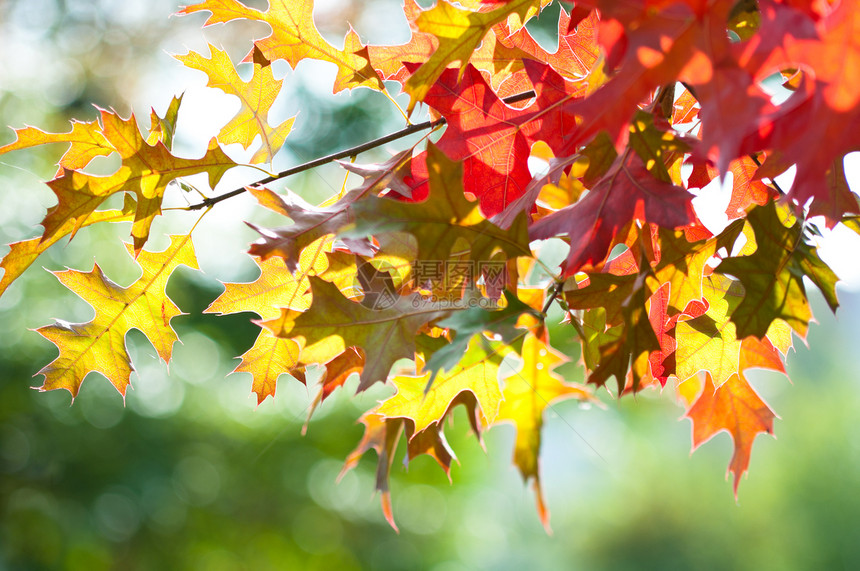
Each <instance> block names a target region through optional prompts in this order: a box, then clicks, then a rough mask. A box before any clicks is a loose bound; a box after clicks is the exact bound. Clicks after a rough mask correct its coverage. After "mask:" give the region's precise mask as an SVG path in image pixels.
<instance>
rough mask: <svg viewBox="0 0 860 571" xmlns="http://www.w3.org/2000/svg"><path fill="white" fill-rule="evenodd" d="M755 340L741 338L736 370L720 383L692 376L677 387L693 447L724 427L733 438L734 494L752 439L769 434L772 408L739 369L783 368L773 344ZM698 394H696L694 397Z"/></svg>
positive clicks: (748, 454) (742, 472)
mask: <svg viewBox="0 0 860 571" xmlns="http://www.w3.org/2000/svg"><path fill="white" fill-rule="evenodd" d="M758 347H763V346H762V345H761V343H759V342H758V341H754V342H753V343H752V344H750V343H747V342H746V341H745V342H744V349H743V350H742V351H741V353H740V363H739V368H740V370H739V371H738V372H737V373H735V374H733V375H732V376H731V377H730V378H729V379H728V380H727V381H726V382H725V383H724V384H723V385H721V386H720V387H718V388H716V389H715V388H714V384H713V383H712V381H711V376H710V375H709V374H707V373H705V374H704V380H703V378H702V377H693V378H691V379H689V380H687V381H685V382H683V383H682V384H681V385H679V387H678V392H679V395H680V397H681V400H682V401H686V403H687V406H688V407H689V408H688V410H687V413H686V415H685V416H686V417H687V418H689V419H690V420H691V421H692V422H693V450H694V451H695V450H696V448H698V447H699V446H701V445H702V444H704V443H705V442H707V441H708V440H710V439H711V438H712V437H713V436H715V435H716V434H718V433H719V432H721V431H723V430H725V431H726V432H728V433H729V434H730V435H731V437H732V440H734V445H735V450H734V454H733V455H732V459H731V462H730V463H729V472H731V473H732V474H734V485H733V488H734V492H735V497H737V495H738V484H740V478H741V476H742V475H743V474H744V472H746V471H747V468H748V467H749V462H750V454H751V452H752V445H753V440H755V437H756V436H757V435H758V434H759V433H761V432H764V433H767V434H773V420H774V418H776V415H775V414H774V412H773V411H772V410H771V409H770V407H768V405H767V403H765V402H764V401H763V400H762V399H761V397H760V396H759V395H758V394H756V392H755V391H754V390H753V388H752V387H751V386H750V384H749V382H748V381H747V380H746V377H744V375H743V371H744V370H746V369H748V368H752V367H763V368H770V369H775V370H777V371H780V372H783V373H784V372H785V369H784V368H783V366H782V361H781V359H780V358H779V356H778V354H777V353H776V351H775V350H773V347H770V350H769V351H768V350H766V349H765V350H764V351H763V350H762V349H757V348H758ZM697 395H698V397H697Z"/></svg>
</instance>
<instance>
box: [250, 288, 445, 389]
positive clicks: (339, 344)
mask: <svg viewBox="0 0 860 571" xmlns="http://www.w3.org/2000/svg"><path fill="white" fill-rule="evenodd" d="M309 279H310V283H311V292H312V296H313V301H312V303H311V307H310V309H308V311H306V312H304V313H302V312H297V311H294V310H289V309H284V310H282V311H281V315H280V317H277V318H275V319H272V320H268V321H264V322H262V323H261V325H263V326H265V327H266V328H268V329H270V330H271V331H272V332H273V333H274V334H275V335H277V336H278V337H284V338H297V339H299V343H300V344H301V345H302V350H301V356H300V360H301V362H303V363H324V362H326V361H328V360H329V359H331V358H333V357H335V356H337V355H339V354H340V353H343V352H344V351H345V350H346V349H347V348H349V347H359V348H361V349H362V350H363V351H364V354H365V363H366V364H365V366H364V369H363V370H362V372H361V382H360V384H359V387H358V390H359V391H363V390H365V389H367V388H368V387H370V386H371V385H372V384H373V383H376V382H385V380H386V379H387V378H388V373H389V371H390V370H391V366H392V365H393V364H394V362H395V361H397V360H398V359H404V358H405V359H411V358H412V357H413V356H414V353H415V336H416V334H417V332H418V329H419V328H420V327H422V326H423V325H425V324H426V323H428V322H430V321H433V320H435V319H438V318H439V317H442V316H443V315H445V313H446V312H445V311H443V310H440V309H439V308H437V307H436V306H434V305H433V304H431V303H429V302H425V301H424V300H423V299H422V298H421V296H419V295H417V294H412V295H411V296H408V297H407V296H403V297H398V298H397V299H396V300H392V301H393V303H392V304H391V305H390V306H386V307H380V308H376V309H374V308H368V307H365V306H364V305H362V304H360V303H357V302H355V301H350V300H349V299H347V298H346V297H344V296H343V294H342V293H341V292H340V291H339V290H338V289H337V287H336V286H334V285H332V284H330V283H328V282H326V281H323V280H322V279H320V278H316V277H311V278H309Z"/></svg>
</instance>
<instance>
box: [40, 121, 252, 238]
mask: <svg viewBox="0 0 860 571" xmlns="http://www.w3.org/2000/svg"><path fill="white" fill-rule="evenodd" d="M101 118H102V123H103V126H102V134H103V135H104V137H105V138H106V139H107V140H108V141H109V142H110V144H111V145H112V146H113V148H114V149H115V150H116V152H117V153H118V154H119V156H120V158H121V159H122V165H121V166H120V168H119V170H117V171H116V172H115V173H114V174H112V175H110V176H94V175H89V174H84V173H81V172H78V171H71V170H68V169H63V173H62V174H61V175H60V176H59V177H57V178H55V179H54V180H52V181H50V182H49V183H48V186H49V187H50V188H51V190H52V191H54V194H56V195H57V199H58V204H57V205H56V206H54V207H52V208H50V209H49V210H48V214H47V215H46V216H45V219H44V220H43V221H42V225H43V226H44V227H45V233H44V235H43V236H42V239H43V240H48V239H50V238H52V237H53V236H54V235H55V234H56V233H57V232H59V231H60V228H62V227H63V226H64V225H65V224H66V223H67V222H68V221H69V220H74V225H75V226H74V228H73V230H72V235H73V236H74V234H75V233H76V232H77V230H78V229H80V228H81V226H83V224H84V223H85V222H86V220H87V217H89V216H90V215H91V214H92V213H93V211H94V210H95V209H96V208H98V207H99V206H100V205H101V204H102V203H103V202H104V201H105V200H107V199H108V198H109V197H110V196H112V195H114V194H116V193H118V192H123V191H128V192H131V193H133V194H134V195H135V196H136V198H137V209H136V211H135V215H134V223H133V225H132V231H131V233H132V237H133V238H134V248H135V251H139V250H140V249H141V248H142V247H143V245H144V244H145V243H146V240H147V239H148V238H149V228H150V226H151V225H152V221H153V220H154V219H155V217H156V216H157V215H158V214H160V213H161V201H162V198H163V197H164V192H165V189H166V188H167V184H168V183H169V182H171V181H173V180H175V179H177V178H179V177H182V176H188V175H192V174H196V173H204V172H205V173H207V174H208V175H209V184H210V186H213V187H214V186H215V185H216V184H218V181H220V180H221V177H222V176H223V175H224V173H225V172H227V171H228V170H229V169H231V168H232V167H234V166H236V163H234V162H233V161H232V160H231V159H230V158H229V157H228V156H227V155H225V154H224V152H223V151H222V150H221V149H220V147H218V145H217V143H216V141H215V139H212V141H211V142H210V145H209V149H208V150H207V151H206V154H205V155H204V156H203V157H201V158H200V159H182V158H178V157H175V156H173V155H172V154H171V153H170V151H168V150H167V147H166V146H165V145H164V143H162V142H161V141H157V142H155V143H154V144H150V143H147V142H146V141H144V139H143V137H142V135H141V133H140V130H139V129H138V127H137V122H136V121H135V119H134V115H132V116H131V117H129V118H128V119H122V118H121V117H119V116H118V115H116V114H114V113H111V112H109V111H105V110H101Z"/></svg>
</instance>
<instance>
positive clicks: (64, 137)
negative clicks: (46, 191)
mask: <svg viewBox="0 0 860 571" xmlns="http://www.w3.org/2000/svg"><path fill="white" fill-rule="evenodd" d="M15 135H16V140H15V141H14V142H12V143H9V144H8V145H4V146H3V147H0V154H3V153H8V152H10V151H17V150H19V149H28V148H31V147H36V146H39V145H46V144H48V143H69V147H68V149H67V150H66V152H65V153H63V157H62V158H61V159H60V162H59V166H60V169H61V172H62V169H68V170H77V169H82V168H84V167H85V166H87V165H88V164H90V161H92V160H93V159H94V158H96V157H106V156H108V155H110V154H111V153H113V152H114V150H115V149H114V147H113V145H112V144H111V143H109V142H108V140H107V139H105V136H104V135H103V134H102V128H101V125H99V124H98V123H97V122H96V121H91V122H87V123H82V122H80V121H72V130H71V131H69V132H68V133H46V132H44V131H42V130H40V129H37V128H36V127H29V126H28V127H24V128H23V129H15Z"/></svg>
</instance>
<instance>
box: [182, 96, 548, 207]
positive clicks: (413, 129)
mask: <svg viewBox="0 0 860 571" xmlns="http://www.w3.org/2000/svg"><path fill="white" fill-rule="evenodd" d="M535 96H536V94H535V92H534V91H526V92H524V93H518V94H516V95H511V96H510V97H505V98H504V99H502V101H504V102H505V103H517V102H519V101H525V100H527V99H531V98H533V97H535ZM446 122H447V121H445V118H444V117H442V118H440V119H437V120H435V121H425V122H423V123H417V124H415V125H409V126H408V127H404V128H403V129H400V130H399V131H396V132H394V133H391V134H389V135H385V136H383V137H379V138H378V139H374V140H372V141H368V142H366V143H362V144H361V145H358V146H355V147H351V148H349V149H344V150H343V151H338V152H336V153H332V154H330V155H326V156H324V157H320V158H318V159H314V160H312V161H309V162H306V163H303V164H300V165H298V166H295V167H292V168H288V169H287V170H285V171H281V172H279V173H277V174H274V175H272V176H268V177H266V178H264V179H260V180H258V181H256V182H252V183H250V184H249V185H246V186H256V185H258V184H268V183H270V182H274V181H276V180H279V179H282V178H286V177H288V176H292V175H294V174H298V173H300V172H304V171H306V170H310V169H312V168H316V167H318V166H322V165H324V164H327V163H330V162H333V161H336V160H338V159H345V158H348V157H352V156H355V155H357V154H359V153H363V152H365V151H369V150H370V149H375V148H376V147H380V146H382V145H384V144H386V143H390V142H391V141H396V140H397V139H402V138H403V137H407V136H409V135H411V134H413V133H417V132H419V131H423V130H425V129H432V128H434V127H438V126H440V125H444V124H445V123H446ZM245 188H246V187H245V186H243V187H242V188H237V189H235V190H231V191H230V192H226V193H224V194H221V195H218V196H214V197H212V198H207V199H205V200H203V201H202V202H199V203H197V204H192V205H191V206H188V207H186V210H200V209H201V208H208V207H210V206H214V205H215V204H218V203H219V202H221V201H222V200H227V199H228V198H232V197H234V196H238V195H240V194H242V193H243V192H245Z"/></svg>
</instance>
